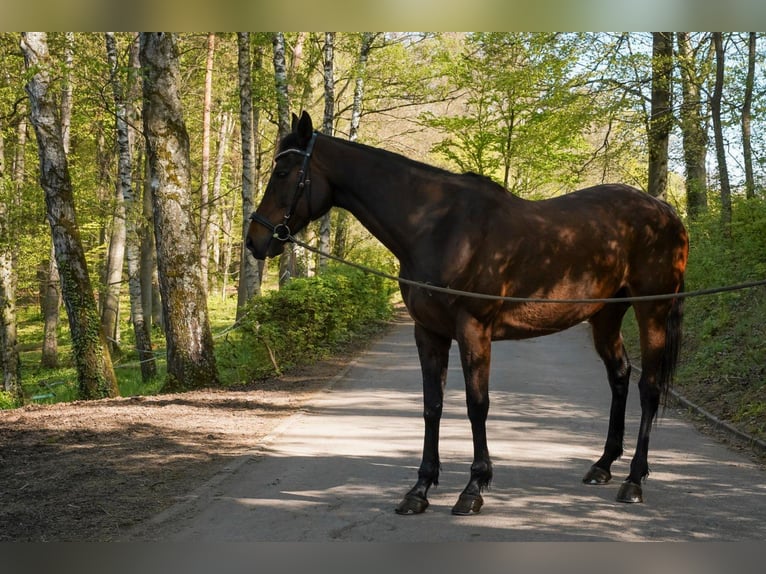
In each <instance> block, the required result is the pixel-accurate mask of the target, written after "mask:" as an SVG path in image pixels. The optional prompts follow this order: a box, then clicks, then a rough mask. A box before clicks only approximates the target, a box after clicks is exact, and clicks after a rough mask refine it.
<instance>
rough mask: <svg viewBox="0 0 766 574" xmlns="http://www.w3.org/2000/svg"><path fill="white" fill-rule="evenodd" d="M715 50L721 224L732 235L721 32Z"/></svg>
mask: <svg viewBox="0 0 766 574" xmlns="http://www.w3.org/2000/svg"><path fill="white" fill-rule="evenodd" d="M713 48H714V50H715V87H714V89H713V95H712V97H711V98H710V108H711V113H712V115H713V135H714V137H715V155H716V159H717V161H718V180H719V185H720V186H721V223H722V224H723V228H724V235H725V236H727V237H728V236H729V235H730V233H731V185H730V183H729V169H728V167H727V165H726V142H725V141H724V138H723V123H722V119H721V99H722V97H723V82H724V67H725V61H724V60H725V55H724V42H723V34H722V33H721V32H713Z"/></svg>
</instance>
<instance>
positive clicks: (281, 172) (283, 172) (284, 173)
mask: <svg viewBox="0 0 766 574" xmlns="http://www.w3.org/2000/svg"><path fill="white" fill-rule="evenodd" d="M274 173H275V175H276V176H277V177H279V178H285V177H287V174H288V173H290V172H289V171H287V170H286V169H280V170H277V171H276V172H274Z"/></svg>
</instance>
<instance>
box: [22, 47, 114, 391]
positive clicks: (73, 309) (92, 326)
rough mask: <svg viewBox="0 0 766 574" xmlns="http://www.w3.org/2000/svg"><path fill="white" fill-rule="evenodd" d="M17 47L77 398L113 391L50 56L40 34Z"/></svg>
mask: <svg viewBox="0 0 766 574" xmlns="http://www.w3.org/2000/svg"><path fill="white" fill-rule="evenodd" d="M21 49H22V51H23V53H24V61H25V64H26V67H27V70H29V72H30V73H31V74H32V75H31V77H30V79H29V82H28V83H27V85H26V90H27V94H28V95H29V103H30V119H31V121H32V125H33V126H34V128H35V134H36V136H37V145H38V155H39V158H40V183H41V185H42V187H43V189H44V191H45V203H46V207H47V217H48V222H49V223H50V226H51V231H52V235H53V246H54V249H55V254H56V264H57V266H58V269H59V273H60V275H61V286H62V292H63V297H64V303H65V305H66V309H67V316H68V318H69V329H70V332H71V336H72V347H73V354H74V359H75V365H76V367H77V378H78V385H79V395H80V397H81V398H83V399H94V398H102V397H110V396H117V395H118V394H119V390H118V388H117V379H116V378H115V375H114V370H113V368H112V361H111V357H110V356H109V351H108V347H107V344H106V339H105V337H104V333H103V331H102V330H101V323H100V320H99V315H98V308H97V306H96V300H95V297H94V296H93V289H92V287H91V283H90V277H89V275H88V268H87V264H86V261H85V253H84V251H83V248H82V243H81V240H80V233H79V227H78V224H77V217H76V214H75V208H74V197H73V193H72V184H71V179H70V176H69V168H68V164H67V157H66V153H65V151H64V142H63V138H62V129H61V125H60V116H58V114H57V109H56V108H57V103H56V96H55V92H54V91H53V89H52V88H53V86H52V80H51V76H52V74H51V68H52V66H53V62H52V61H51V58H50V55H49V52H48V43H47V36H46V34H45V33H40V32H34V33H33V32H30V33H25V34H22V39H21Z"/></svg>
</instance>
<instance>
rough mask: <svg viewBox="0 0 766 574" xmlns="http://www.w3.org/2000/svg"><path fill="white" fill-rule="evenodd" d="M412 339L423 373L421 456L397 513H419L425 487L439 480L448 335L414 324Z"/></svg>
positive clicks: (425, 504)
mask: <svg viewBox="0 0 766 574" xmlns="http://www.w3.org/2000/svg"><path fill="white" fill-rule="evenodd" d="M415 342H416V344H417V348H418V356H419V357H420V368H421V370H422V373H423V419H424V421H425V435H424V439H423V459H422V461H421V463H420V469H419V470H418V481H417V483H415V486H413V487H412V488H411V489H410V491H409V492H408V493H407V494H406V495H405V496H404V499H403V500H402V501H401V502H400V503H399V506H397V507H396V512H397V514H420V513H421V512H423V511H425V509H426V508H428V498H427V497H428V489H429V488H431V485H434V484H438V483H439V424H440V422H441V416H442V402H443V400H444V385H445V382H446V380H447V363H448V361H449V349H450V346H451V344H452V339H448V338H444V337H442V336H440V335H437V334H435V333H432V332H430V331H428V330H426V329H425V328H423V327H421V326H420V325H418V324H416V325H415Z"/></svg>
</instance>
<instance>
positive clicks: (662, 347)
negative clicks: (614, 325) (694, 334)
mask: <svg viewBox="0 0 766 574" xmlns="http://www.w3.org/2000/svg"><path fill="white" fill-rule="evenodd" d="M636 318H637V320H638V327H639V331H640V335H641V378H640V380H639V382H638V390H639V393H640V397H641V424H640V426H639V429H638V439H637V441H636V452H635V454H634V455H633V459H632V460H631V463H630V473H629V474H628V477H627V478H626V479H625V481H624V482H623V483H622V485H621V486H620V490H619V492H618V493H617V501H618V502H643V493H642V488H641V482H642V481H643V480H644V479H645V478H646V476H647V475H648V474H649V462H648V455H649V435H650V433H651V430H652V423H653V422H654V419H655V417H656V416H657V410H658V408H659V404H660V399H661V398H662V396H663V395H664V394H665V393H667V390H668V389H669V387H670V383H671V378H672V375H673V370H674V369H675V364H676V361H677V358H678V341H679V339H680V328H681V303H680V302H679V301H674V302H669V301H663V302H660V303H641V304H639V303H637V304H636Z"/></svg>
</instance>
